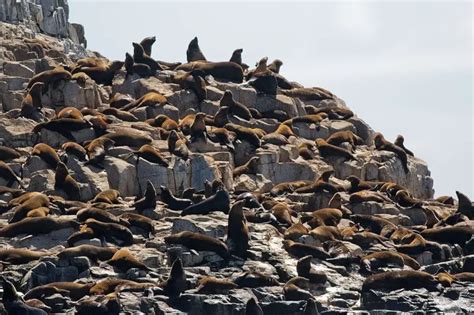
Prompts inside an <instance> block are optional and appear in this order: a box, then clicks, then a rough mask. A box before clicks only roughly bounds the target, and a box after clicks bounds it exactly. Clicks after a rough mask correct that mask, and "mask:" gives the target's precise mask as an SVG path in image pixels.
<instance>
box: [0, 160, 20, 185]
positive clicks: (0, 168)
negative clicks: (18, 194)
mask: <svg viewBox="0 0 474 315" xmlns="http://www.w3.org/2000/svg"><path fill="white" fill-rule="evenodd" d="M0 178H3V179H4V180H5V181H6V182H7V183H6V185H7V186H8V187H11V186H12V185H13V183H14V182H18V184H19V185H20V187H22V184H21V179H20V178H19V177H18V176H17V175H16V174H15V172H14V171H13V170H12V169H11V167H10V166H8V164H6V163H5V162H3V161H0Z"/></svg>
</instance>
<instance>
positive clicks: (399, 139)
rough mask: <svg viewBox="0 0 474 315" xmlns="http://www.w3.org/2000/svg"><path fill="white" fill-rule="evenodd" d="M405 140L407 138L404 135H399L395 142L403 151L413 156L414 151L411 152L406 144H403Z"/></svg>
mask: <svg viewBox="0 0 474 315" xmlns="http://www.w3.org/2000/svg"><path fill="white" fill-rule="evenodd" d="M404 141H405V138H403V136H402V135H398V136H397V138H396V139H395V142H394V143H393V144H395V145H396V146H398V147H400V148H401V149H402V150H403V151H405V153H406V154H408V155H411V156H415V155H414V154H413V152H411V151H410V150H408V149H407V148H406V147H405V145H404V144H403V142H404Z"/></svg>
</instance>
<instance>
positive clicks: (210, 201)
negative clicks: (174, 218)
mask: <svg viewBox="0 0 474 315" xmlns="http://www.w3.org/2000/svg"><path fill="white" fill-rule="evenodd" d="M229 210H230V197H229V193H228V192H227V191H225V190H218V191H217V192H216V193H215V194H214V195H213V196H211V197H209V198H207V199H205V200H203V201H201V202H199V203H197V204H194V205H191V206H189V207H187V208H185V209H184V210H183V211H182V212H181V215H182V216H184V215H190V214H208V213H210V212H213V211H222V212H224V213H229Z"/></svg>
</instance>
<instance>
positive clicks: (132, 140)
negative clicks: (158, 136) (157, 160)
mask: <svg viewBox="0 0 474 315" xmlns="http://www.w3.org/2000/svg"><path fill="white" fill-rule="evenodd" d="M103 137H104V138H107V139H110V140H112V141H114V145H115V146H128V147H131V148H140V147H141V146H143V145H145V144H150V143H151V142H152V141H153V139H151V138H150V137H149V136H146V135H142V134H139V133H131V132H128V131H126V130H120V131H116V132H113V133H108V134H106V135H104V136H103Z"/></svg>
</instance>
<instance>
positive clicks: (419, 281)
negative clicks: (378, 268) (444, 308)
mask: <svg viewBox="0 0 474 315" xmlns="http://www.w3.org/2000/svg"><path fill="white" fill-rule="evenodd" d="M437 284H438V282H437V281H436V278H435V277H434V276H432V275H430V274H429V273H426V272H423V271H415V270H399V271H387V272H382V273H378V274H375V275H371V276H369V277H367V278H366V279H365V281H364V283H363V284H362V293H364V292H367V291H369V290H387V291H393V290H398V289H406V290H410V289H418V288H425V289H427V290H430V291H437V290H438V289H437Z"/></svg>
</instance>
